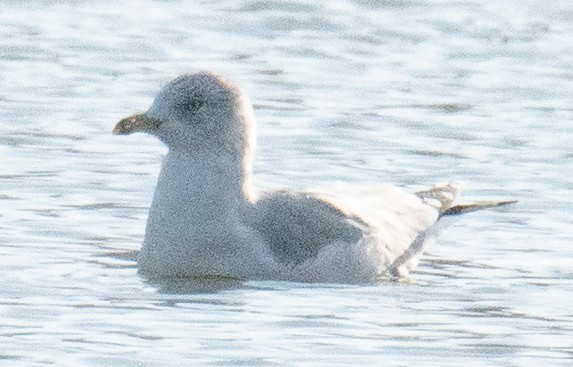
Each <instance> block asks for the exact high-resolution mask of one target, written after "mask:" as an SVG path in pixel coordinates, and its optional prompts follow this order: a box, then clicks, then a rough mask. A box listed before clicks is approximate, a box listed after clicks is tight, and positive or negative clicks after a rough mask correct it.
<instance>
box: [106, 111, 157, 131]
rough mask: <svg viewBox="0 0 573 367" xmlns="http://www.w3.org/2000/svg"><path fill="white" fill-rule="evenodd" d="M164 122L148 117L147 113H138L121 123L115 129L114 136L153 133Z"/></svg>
mask: <svg viewBox="0 0 573 367" xmlns="http://www.w3.org/2000/svg"><path fill="white" fill-rule="evenodd" d="M162 122H163V121H161V120H159V119H156V118H153V117H149V116H147V114H145V113H136V114H134V115H131V116H128V117H126V118H124V119H122V120H121V121H119V122H118V123H117V124H116V125H115V127H114V128H113V134H115V135H127V134H131V133H135V132H138V131H143V132H152V131H154V130H156V129H157V128H158V127H159V125H161V123H162Z"/></svg>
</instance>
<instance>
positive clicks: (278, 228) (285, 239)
mask: <svg viewBox="0 0 573 367" xmlns="http://www.w3.org/2000/svg"><path fill="white" fill-rule="evenodd" d="M256 208H257V217H256V219H255V221H254V223H253V226H254V228H255V229H256V230H258V231H259V232H260V233H261V234H262V235H263V237H264V238H265V240H266V241H267V243H268V244H269V247H270V250H271V252H272V253H273V255H274V256H275V257H276V258H277V260H278V261H280V262H282V263H285V264H289V265H296V264H299V263H301V262H303V261H305V260H307V259H310V258H313V257H316V256H317V255H318V253H319V251H320V249H322V248H323V247H325V246H327V245H328V244H331V243H332V242H334V241H342V242H347V243H348V244H352V243H356V242H358V241H359V240H360V238H361V237H362V236H363V235H364V233H368V232H370V231H371V228H370V226H369V225H368V224H367V223H366V222H364V221H363V220H362V219H361V218H359V217H358V216H356V215H354V214H352V213H349V212H346V211H344V209H342V208H340V207H337V206H336V204H334V203H332V202H329V201H328V200H326V199H325V198H321V197H319V196H318V195H317V194H314V193H309V192H296V191H287V190H282V191H275V192H269V193H265V194H263V195H262V196H261V198H259V200H258V201H257V203H256Z"/></svg>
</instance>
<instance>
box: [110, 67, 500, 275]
mask: <svg viewBox="0 0 573 367" xmlns="http://www.w3.org/2000/svg"><path fill="white" fill-rule="evenodd" d="M254 127H255V125H254V117H253V112H252V107H251V104H250V103H249V101H248V99H247V98H246V97H245V95H244V94H243V93H242V92H241V91H240V90H239V89H238V88H237V87H235V86H234V85H232V84H231V83H229V82H228V81H226V80H225V79H224V78H223V77H221V76H219V75H217V74H214V73H211V72H201V73H190V74H184V75H181V76H179V77H178V78H176V79H175V80H173V81H171V82H170V83H168V84H167V85H166V86H165V87H164V88H163V89H162V90H161V91H160V92H159V94H158V95H157V97H156V98H155V100H154V102H153V104H152V105H151V107H150V108H149V110H148V111H147V112H146V113H142V114H135V115H131V116H128V117H126V118H124V119H123V120H121V121H120V122H119V123H118V124H117V125H116V126H115V128H114V133H115V134H130V133H133V132H137V131H143V132H148V133H151V134H153V135H155V136H157V137H158V138H159V139H160V140H161V141H163V142H164V143H165V144H166V145H167V147H168V148H169V151H168V153H167V155H166V156H165V157H164V160H163V164H162V168H161V172H160V175H159V179H158V182H157V187H156V190H155V194H154V197H153V202H152V204H151V208H150V211H149V216H148V220H147V227H146V233H145V239H144V242H143V244H142V248H141V252H140V254H139V257H138V268H139V271H140V272H142V273H143V274H145V275H147V276H149V277H187V276H191V277H196V276H199V277H200V276H222V277H232V278H243V279H285V280H294V281H311V282H344V283H364V282H373V281H376V280H378V279H381V278H385V277H404V276H407V275H408V274H409V272H410V271H411V270H412V269H414V268H415V266H416V265H417V263H418V261H419V259H420V256H421V255H422V253H423V251H424V249H425V248H426V247H427V245H428V244H429V243H430V242H432V241H433V240H434V239H435V238H436V236H437V234H438V233H439V232H440V230H441V228H442V227H443V226H442V225H444V224H446V223H447V222H448V219H452V218H454V217H456V216H458V215H459V214H463V213H465V212H469V211H474V210H478V209H482V208H486V207H493V206H500V205H505V204H508V203H510V202H508V201H502V202H481V203H474V204H469V205H459V206H454V205H452V202H453V200H454V199H455V198H456V196H457V195H458V193H459V186H458V185H456V184H442V185H438V186H436V187H434V188H432V189H430V190H427V191H423V192H419V193H414V194H412V193H407V192H405V191H402V190H400V189H398V188H396V187H393V186H388V185H380V186H372V187H338V188H337V189H336V190H333V191H331V192H329V193H322V192H310V191H309V192H300V191H289V190H280V191H274V192H262V193H259V194H255V193H254V191H253V189H252V187H251V182H250V181H251V180H250V177H251V170H252V160H253V154H254V138H255V133H254Z"/></svg>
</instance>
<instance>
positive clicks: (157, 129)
mask: <svg viewBox="0 0 573 367" xmlns="http://www.w3.org/2000/svg"><path fill="white" fill-rule="evenodd" d="M253 127H254V126H253V117H252V108H251V105H250V103H248V101H247V99H246V97H245V96H244V95H243V94H242V93H241V91H240V90H239V89H238V88H237V87H235V86H234V85H233V84H231V83H230V82H228V81H227V80H225V79H224V78H222V77H221V76H219V75H217V74H214V73H211V72H199V73H188V74H183V75H181V76H179V77H177V78H175V79H174V80H172V81H171V82H169V83H168V84H167V85H166V86H165V87H163V89H161V91H160V92H159V94H158V95H157V96H156V97H155V100H154V101H153V104H152V105H151V107H150V108H149V110H148V111H147V112H144V113H136V114H133V115H130V116H128V117H126V118H124V119H122V120H121V121H119V122H118V123H117V124H116V125H115V127H114V129H113V133H114V134H116V135H126V134H131V133H134V132H146V133H150V134H153V135H155V136H157V137H158V138H159V139H160V140H161V141H163V142H164V143H165V144H166V145H167V146H168V147H169V148H170V149H177V150H184V151H189V152H194V151H198V152H202V151H218V152H221V153H223V152H228V153H230V154H233V155H235V156H241V157H243V158H244V155H245V152H246V151H249V150H250V149H251V146H252V144H251V139H252V138H253V136H254V134H253V133H252V132H251V130H252V129H253Z"/></svg>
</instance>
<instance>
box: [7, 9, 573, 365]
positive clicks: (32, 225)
mask: <svg viewBox="0 0 573 367" xmlns="http://www.w3.org/2000/svg"><path fill="white" fill-rule="evenodd" d="M323 3H324V4H322V5H320V4H319V2H310V1H308V2H305V1H287V2H278V1H241V2H234V1H220V2H215V3H214V4H213V3H211V2H207V1H204V2H182V1H155V2H152V1H127V2H123V3H121V4H120V3H119V2H111V1H110V2H95V1H93V2H92V1H86V2H73V1H51V2H48V1H26V2H20V1H1V2H0V80H1V81H2V84H1V87H0V161H1V164H0V205H1V209H0V365H2V366H51V365H53V366H192V365H197V366H206V365H217V366H358V365H361V366H367V365H368V366H460V365H463V366H466V367H470V366H570V365H572V364H573V270H572V269H573V230H572V228H573V227H572V225H573V219H572V217H573V215H572V214H573V199H572V198H573V195H572V189H573V178H572V177H573V175H572V173H571V172H573V149H572V145H573V138H572V134H573V92H572V89H573V83H572V81H573V72H572V70H573V59H572V56H571V55H573V5H570V4H569V3H568V2H562V1H544V2H540V1H504V2H493V1H492V2H489V1H438V0H434V1H407V0H404V1H366V0H352V1H350V0H346V1H342V0H340V1H331V2H323ZM202 69H213V70H217V71H219V72H220V73H222V74H224V75H226V76H228V77H229V78H230V79H232V80H234V81H235V82H237V83H239V84H240V85H241V86H242V87H243V88H245V89H246V90H247V91H248V92H249V94H250V96H251V99H252V101H253V102H254V104H255V106H256V114H257V117H258V121H259V129H258V131H259V139H258V142H259V146H258V156H257V160H256V164H255V170H256V178H255V184H256V185H257V186H258V187H259V188H263V189H267V188H277V187H291V188H307V187H320V186H323V185H328V184H329V183H331V182H332V181H343V182H351V183H357V184H372V183H376V182H386V183H394V184H397V185H399V186H402V187H404V188H405V189H408V190H412V191H414V190H418V189H422V188H425V187H427V186H430V185H432V184H434V183H436V182H440V181H460V182H462V183H463V184H464V186H465V188H466V191H465V197H466V198H468V199H493V198H501V199H518V200H520V203H519V204H518V205H516V206H514V207H512V208H510V209H504V210H497V211H489V212H482V213H476V214H473V215H469V216H467V217H466V218H465V219H463V220H462V221H460V222H459V224H457V225H456V226H455V227H453V228H451V229H450V230H449V231H448V232H447V234H446V236H445V237H444V238H443V240H442V241H441V242H440V243H439V244H438V245H437V246H435V247H434V248H432V249H431V252H430V253H429V254H428V255H427V256H426V257H425V258H424V260H423V261H422V262H421V264H420V266H419V268H418V271H417V272H415V273H414V274H413V276H412V279H411V281H410V282H406V283H391V284H380V285H375V286H340V285H324V284H296V283H283V282H245V283H241V282H235V283H229V282H221V281H215V280H213V281H202V282H191V281H179V282H172V283H170V284H151V283H147V282H146V281H144V280H143V279H142V278H140V277H139V276H138V275H137V273H136V270H135V267H134V263H133V262H132V261H130V260H129V259H121V258H117V257H113V256H110V255H109V254H110V253H112V252H117V251H126V250H136V249H137V248H138V247H139V244H140V242H141V240H142V236H143V231H144V226H145V218H146V216H147V208H148V206H149V203H150V200H151V195H152V193H153V189H154V185H155V179H156V176H157V173H158V170H159V164H160V160H161V156H162V154H163V153H164V152H165V149H164V147H162V146H161V144H160V143H159V142H157V141H156V140H154V139H153V138H151V137H148V136H144V135H137V136H131V137H129V138H118V137H113V136H112V135H111V129H112V127H113V125H114V124H115V122H117V121H118V120H119V119H120V118H121V117H123V116H125V115H127V114H129V113H132V112H134V111H137V110H144V109H146V108H147V107H148V105H149V103H150V102H151V100H152V98H153V96H154V94H155V93H156V91H157V90H158V88H159V87H160V86H161V85H163V84H164V83H165V82H167V81H168V80H170V79H171V78H173V77H175V76H176V75H178V74H179V73H181V72H183V71H188V70H202Z"/></svg>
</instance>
